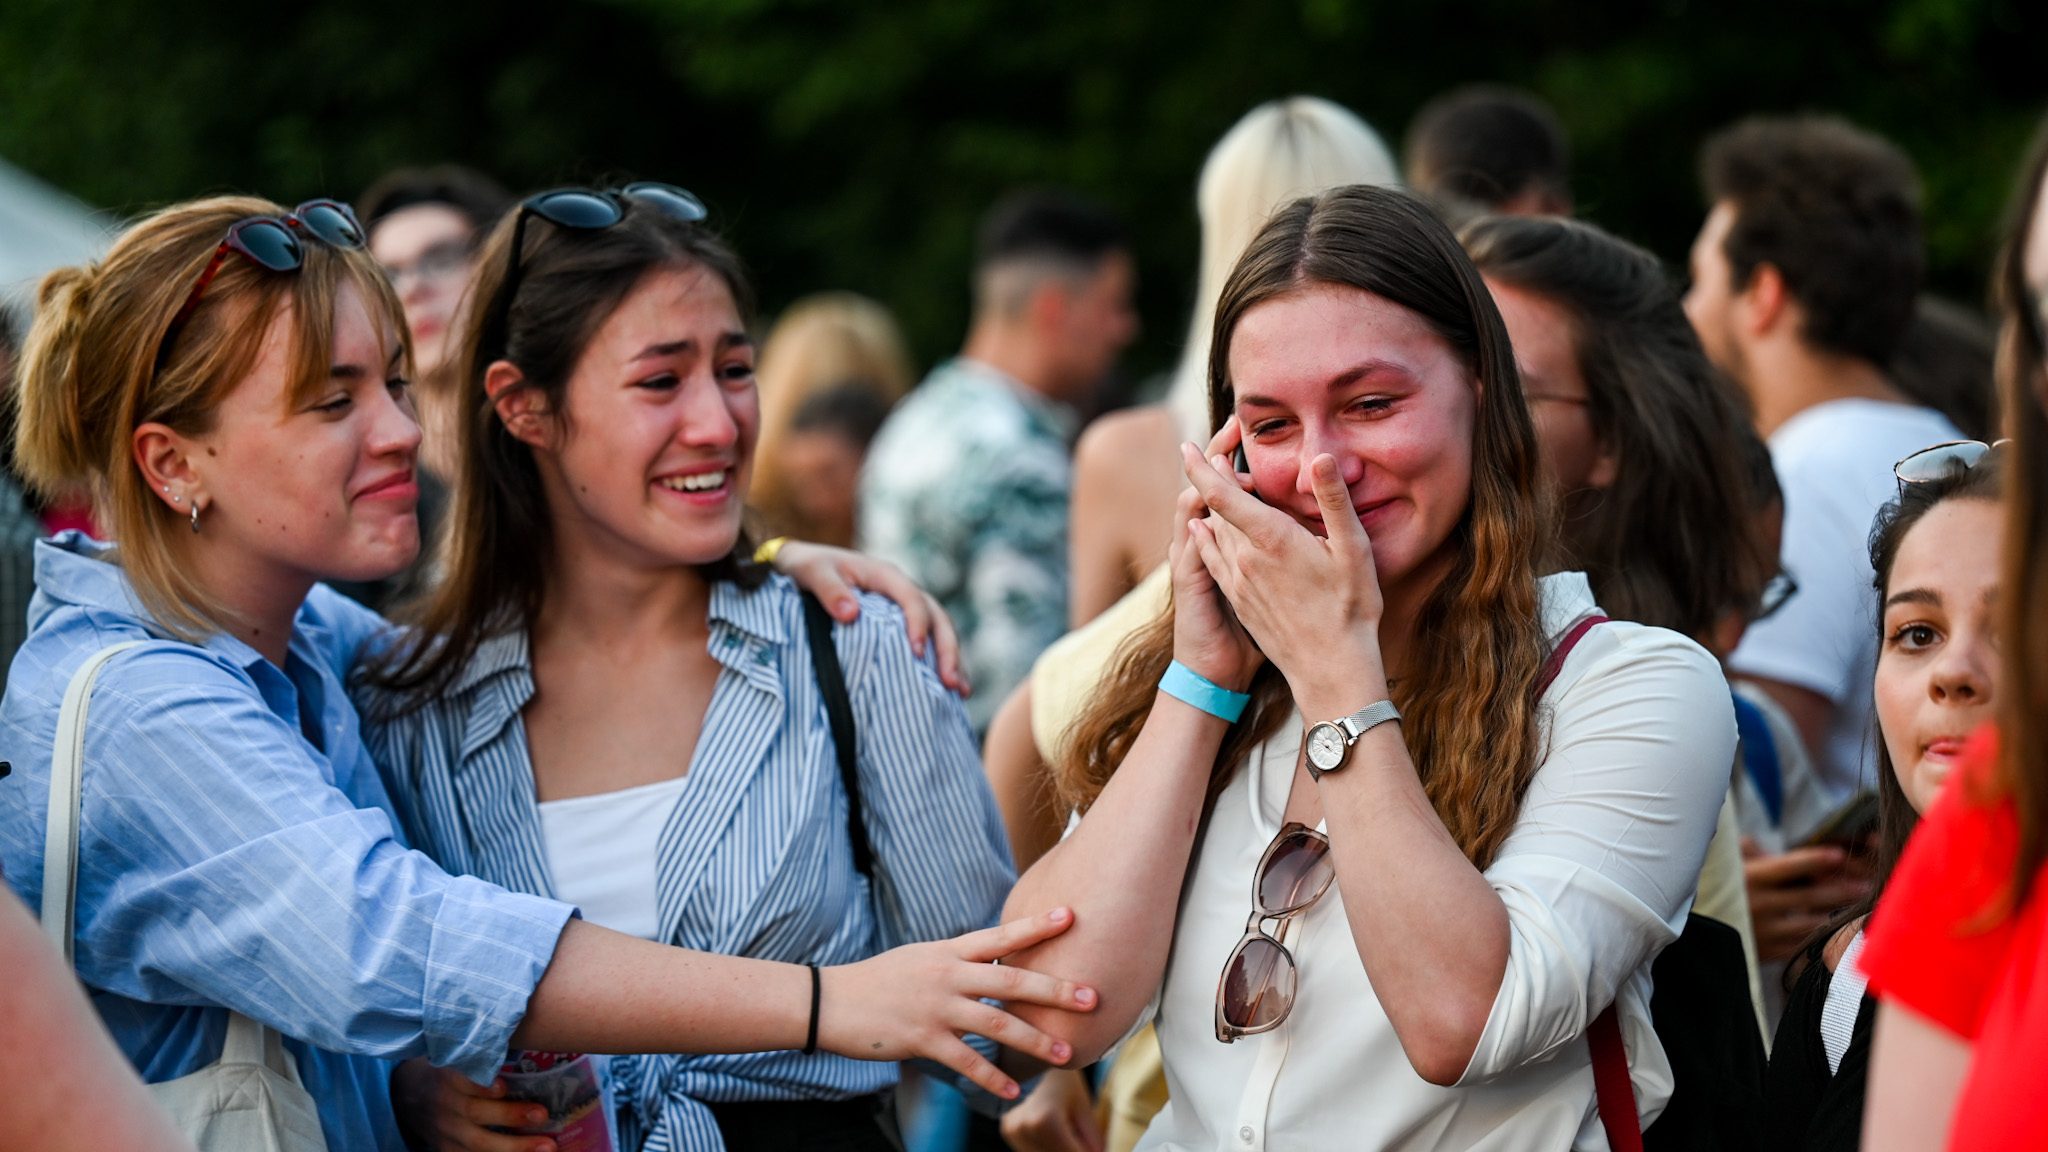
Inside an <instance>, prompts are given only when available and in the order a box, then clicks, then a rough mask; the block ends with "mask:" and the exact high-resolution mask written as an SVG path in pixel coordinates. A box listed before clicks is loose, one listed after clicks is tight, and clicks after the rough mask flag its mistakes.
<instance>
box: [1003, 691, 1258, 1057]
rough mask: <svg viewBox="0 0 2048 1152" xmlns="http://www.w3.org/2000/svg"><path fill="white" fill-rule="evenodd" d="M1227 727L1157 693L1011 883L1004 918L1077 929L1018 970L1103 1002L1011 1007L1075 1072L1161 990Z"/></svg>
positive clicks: (1028, 956) (1023, 957)
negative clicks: (1060, 981) (1040, 915)
mask: <svg viewBox="0 0 2048 1152" xmlns="http://www.w3.org/2000/svg"><path fill="white" fill-rule="evenodd" d="M1227 731H1228V725H1226V724H1225V723H1224V722H1223V721H1221V720H1219V719H1217V718H1216V717H1214V716H1211V715H1209V714H1208V713H1206V712H1202V711H1200V710H1198V709H1196V708H1193V707H1191V706H1190V705H1187V704H1184V703H1182V702H1181V701H1179V700H1177V699H1174V698H1172V697H1170V696H1166V695H1164V694H1161V695H1160V696H1159V697H1158V699H1157V701H1156V702H1155V703H1154V704H1153V707H1152V713H1151V715H1150V716H1149V717H1147V718H1146V721H1145V726H1144V728H1143V729H1142V730H1141V731H1140V732H1139V734H1138V738H1137V740H1136V741H1135V742H1133V744H1132V745H1131V751H1130V754H1129V755H1128V756H1126V757H1125V758H1124V762H1123V764H1122V765H1120V766H1119V767H1118V769H1117V772H1116V775H1115V776H1114V777H1112V778H1111V779H1110V781H1109V784H1108V786H1107V787H1105V788H1104V789H1103V791H1102V795H1101V796H1099V797H1098V798H1097V799H1096V801H1095V804H1094V806H1093V807H1091V808H1090V809H1089V810H1088V815H1087V818H1086V819H1084V820H1083V821H1081V824H1080V826H1079V827H1078V828H1076V829H1075V830H1074V833H1073V835H1071V836H1069V837H1067V838H1066V840H1064V841H1062V842H1061V843H1060V844H1059V845H1058V846H1057V847H1055V848H1054V849H1052V851H1050V852H1048V853H1047V854H1046V855H1045V856H1044V857H1042V858H1040V860H1039V861H1038V863H1037V864H1036V865H1034V866H1033V867H1032V868H1031V870H1030V871H1028V872H1026V873H1025V874H1024V876H1023V878H1022V879H1020V880H1019V881H1018V882H1017V887H1016V889H1015V890H1014V891H1012V892H1011V894H1010V900H1009V904H1008V906H1007V907H1006V908H1005V910H1004V915H1005V916H1014V915H1016V914H1017V913H1018V912H1020V911H1022V910H1025V909H1030V908H1040V907H1051V906H1065V907H1070V908H1072V909H1074V927H1073V929H1072V930H1071V931H1069V932H1067V933H1066V934H1064V935H1062V936H1060V937H1058V938H1056V939H1053V940H1051V941H1048V942H1047V943H1045V944H1042V945H1040V946H1039V947H1037V948H1034V949H1032V950H1030V951H1028V952H1024V953H1020V954H1019V955H1018V957H1017V959H1016V963H1018V964H1022V965H1025V966H1027V967H1030V968H1033V969H1036V970H1038V971H1041V972H1052V973H1058V974H1059V975H1061V976H1064V977H1066V978H1067V979H1070V980H1075V981H1078V982H1080V983H1083V984H1087V985H1089V986H1091V987H1093V988H1095V989H1096V990H1097V991H1099V992H1100V993H1101V1007H1100V1008H1099V1009H1097V1010H1096V1011H1095V1012H1093V1013H1090V1014H1087V1015H1079V1014H1073V1013H1065V1012H1060V1011H1056V1010H1053V1009H1041V1008H1031V1007H1027V1006H1013V1008H1012V1011H1014V1012H1015V1013H1016V1014H1017V1015H1018V1016H1019V1017H1021V1018H1022V1019H1024V1020H1027V1021H1029V1022H1031V1023H1033V1024H1036V1025H1038V1026H1039V1027H1041V1028H1044V1029H1046V1030H1047V1031H1049V1032H1051V1033H1053V1034H1054V1035H1057V1036H1060V1037H1062V1038H1063V1039H1066V1040H1068V1041H1069V1042H1071V1043H1072V1044H1073V1046H1074V1050H1075V1058H1076V1060H1077V1061H1080V1062H1085V1061H1088V1060H1092V1059H1094V1058H1095V1057H1096V1056H1099V1055H1100V1054H1101V1053H1102V1052H1103V1050H1105V1049H1106V1048H1108V1047H1109V1045H1111V1044H1113V1043H1115V1042H1116V1041H1117V1039H1118V1038H1120V1037H1121V1036H1122V1035H1123V1034H1124V1033H1125V1032H1126V1031H1128V1030H1129V1029H1130V1026H1131V1024H1132V1023H1133V1022H1134V1021H1135V1020H1136V1019H1137V1017H1138V1014H1139V1013H1140V1012H1142V1011H1143V1010H1144V1007H1145V1005H1146V1004H1147V1003H1148V1002H1149V1001H1150V1000H1151V998H1152V995H1153V993H1154V992H1156V991H1157V990H1158V988H1159V981H1160V979H1161V977H1162V975H1163V973H1164V972H1165V968H1166V957H1167V953H1168V952H1169V951H1170V950H1171V948H1172V943H1173V927H1174V916H1175V913H1176V910H1177V909H1178V907H1179V904H1180V890H1181V884H1182V882H1183V881H1184V880H1185V879H1186V876H1187V870H1188V857H1189V853H1190V852H1191V851H1192V849H1193V845H1194V840H1195V832H1196V828H1197V826H1198V825H1199V824H1200V822H1201V818H1202V803H1203V798H1204V796H1205V795H1206V792H1207V789H1208V783H1209V769H1210V766H1211V765H1212V764H1214V763H1215V759H1216V751H1217V748H1218V747H1219V746H1220V745H1221V743H1222V740H1223V736H1224V733H1225V732H1227Z"/></svg>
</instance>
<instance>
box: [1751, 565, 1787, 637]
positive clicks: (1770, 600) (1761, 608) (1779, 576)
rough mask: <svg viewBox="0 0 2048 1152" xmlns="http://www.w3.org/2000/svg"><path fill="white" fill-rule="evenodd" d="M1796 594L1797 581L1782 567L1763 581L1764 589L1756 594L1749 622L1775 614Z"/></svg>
mask: <svg viewBox="0 0 2048 1152" xmlns="http://www.w3.org/2000/svg"><path fill="white" fill-rule="evenodd" d="M1797 595H1799V581H1797V580H1794V579H1793V578H1792V574H1791V573H1790V572H1786V571H1783V570H1782V569H1781V570H1779V571H1778V572H1776V573H1774V574H1773V575H1772V576H1771V578H1770V579H1769V580H1767V581H1765V582H1764V590H1763V592H1762V593H1761V594H1759V595H1758V596H1757V599H1756V611H1755V612H1752V613H1751V614H1750V617H1749V622H1750V623H1752V624H1754V623H1756V622H1757V621H1759V620H1762V619H1765V618H1766V617H1769V616H1773V615H1776V614H1777V611H1778V609H1780V608H1783V607H1784V606H1785V602H1786V601H1788V600H1790V599H1792V597H1794V596H1797Z"/></svg>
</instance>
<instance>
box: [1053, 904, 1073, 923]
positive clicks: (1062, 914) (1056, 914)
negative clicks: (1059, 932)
mask: <svg viewBox="0 0 2048 1152" xmlns="http://www.w3.org/2000/svg"><path fill="white" fill-rule="evenodd" d="M1048 915H1049V916H1051V918H1052V922H1053V923H1055V924H1060V923H1064V922H1065V921H1066V918H1067V916H1068V915H1069V913H1068V912H1067V910H1066V909H1065V908H1055V909H1053V910H1052V911H1051V912H1050V913H1048Z"/></svg>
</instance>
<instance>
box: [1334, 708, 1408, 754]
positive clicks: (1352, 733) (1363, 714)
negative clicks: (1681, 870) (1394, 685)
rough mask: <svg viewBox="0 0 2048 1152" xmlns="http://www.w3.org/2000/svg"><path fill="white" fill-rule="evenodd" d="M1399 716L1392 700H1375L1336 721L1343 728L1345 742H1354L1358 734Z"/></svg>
mask: <svg viewBox="0 0 2048 1152" xmlns="http://www.w3.org/2000/svg"><path fill="white" fill-rule="evenodd" d="M1400 718H1401V713H1400V712H1399V711H1397V710H1396V709H1395V708H1394V702H1393V701H1392V700H1377V701H1374V702H1373V703H1371V704H1367V705H1366V706H1365V707H1363V708H1360V709H1359V710H1358V711H1356V712H1353V713H1352V714H1351V715H1349V716H1346V717H1344V718H1343V719H1342V720H1339V721H1337V727H1339V728H1342V729H1343V730H1344V736H1345V743H1347V744H1355V743H1357V742H1358V738H1359V737H1360V736H1363V735H1365V734H1366V733H1367V732H1370V731H1372V730H1373V729H1374V728H1377V727H1379V726H1380V725H1382V724H1385V723H1386V722H1387V721H1389V720H1399V719H1400Z"/></svg>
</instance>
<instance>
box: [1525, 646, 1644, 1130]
mask: <svg viewBox="0 0 2048 1152" xmlns="http://www.w3.org/2000/svg"><path fill="white" fill-rule="evenodd" d="M1606 622H1607V617H1605V616H1602V615H1600V614H1599V613H1597V612H1595V613H1592V614H1590V615H1587V616H1582V617H1580V618H1579V620H1578V622H1577V623H1575V624H1573V625H1572V626H1571V627H1570V628H1569V629H1566V631H1565V634H1564V636H1563V637H1562V638H1561V639H1559V640H1558V642H1557V647H1555V648H1552V649H1551V650H1550V655H1549V657H1547V658H1546V659H1545V660H1544V661H1543V671H1541V672H1539V673H1537V675H1536V694H1537V695H1538V696H1541V695H1543V693H1544V692H1545V691H1547V690H1548V689H1549V688H1550V685H1551V683H1552V682H1553V681H1555V680H1556V679H1557V674H1558V672H1560V671H1562V670H1563V668H1564V662H1565V658H1566V657H1568V656H1570V655H1571V654H1572V649H1573V648H1575V647H1577V646H1578V643H1579V641H1580V640H1583V639H1585V637H1586V633H1588V632H1591V631H1592V630H1593V626H1594V625H1596V624H1604V623H1606ZM1586 1043H1587V1045H1588V1046H1589V1047H1591V1048H1592V1049H1593V1098H1594V1100H1595V1101H1596V1102H1597V1103H1598V1104H1599V1108H1600V1127H1602V1128H1604V1129H1606V1130H1607V1146H1608V1147H1609V1148H1611V1149H1613V1152H1643V1129H1642V1120H1641V1118H1640V1117H1639V1116H1637V1114H1636V1089H1635V1085H1634V1084H1633V1083H1631V1082H1630V1081H1629V1078H1628V1050H1627V1049H1626V1048H1625V1047H1623V1046H1622V1043H1621V1018H1620V1016H1619V1015H1618V1014H1617V1013H1616V1012H1615V1010H1614V1005H1612V1004H1609V1005H1608V1006H1607V1008H1606V1010H1605V1011H1603V1012H1601V1013H1600V1015H1598V1016H1595V1017H1594V1018H1593V1024H1592V1027H1590V1028H1588V1029H1586Z"/></svg>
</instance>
